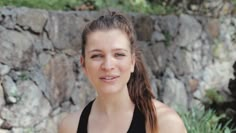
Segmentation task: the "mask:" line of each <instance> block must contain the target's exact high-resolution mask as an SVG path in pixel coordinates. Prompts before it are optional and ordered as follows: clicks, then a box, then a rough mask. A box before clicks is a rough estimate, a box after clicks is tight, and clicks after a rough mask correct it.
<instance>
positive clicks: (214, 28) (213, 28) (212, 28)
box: [207, 19, 220, 38]
mask: <svg viewBox="0 0 236 133" xmlns="http://www.w3.org/2000/svg"><path fill="white" fill-rule="evenodd" d="M207 31H208V33H210V35H211V37H212V38H217V37H218V36H219V34H220V23H219V21H218V20H217V19H209V21H208V24H207Z"/></svg>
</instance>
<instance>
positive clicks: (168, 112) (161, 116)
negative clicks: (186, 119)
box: [153, 100, 187, 133]
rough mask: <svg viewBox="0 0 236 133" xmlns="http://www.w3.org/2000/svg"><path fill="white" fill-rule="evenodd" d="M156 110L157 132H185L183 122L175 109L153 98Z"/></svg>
mask: <svg viewBox="0 0 236 133" xmlns="http://www.w3.org/2000/svg"><path fill="white" fill-rule="evenodd" d="M153 102H154V105H155V107H156V112H157V121H158V132H159V133H187V131H186V128H185V126H184V123H183V121H182V119H181V118H180V116H179V115H178V114H177V112H176V111H175V110H173V109H172V108H170V107H168V106H167V105H165V104H163V103H162V102H160V101H157V100H153Z"/></svg>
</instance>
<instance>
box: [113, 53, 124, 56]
mask: <svg viewBox="0 0 236 133" xmlns="http://www.w3.org/2000/svg"><path fill="white" fill-rule="evenodd" d="M122 56H125V54H124V53H115V57H122Z"/></svg>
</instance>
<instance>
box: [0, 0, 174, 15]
mask: <svg viewBox="0 0 236 133" xmlns="http://www.w3.org/2000/svg"><path fill="white" fill-rule="evenodd" d="M82 5H85V6H88V5H91V6H93V7H94V8H93V9H104V8H116V9H119V10H122V11H129V12H130V11H131V12H140V13H148V14H166V13H170V12H174V11H175V10H176V8H175V7H174V6H164V5H163V4H162V3H160V2H158V3H157V2H155V3H154V2H150V1H148V0H126V1H125V0H1V1H0V6H16V7H20V6H25V7H30V8H41V9H48V10H71V9H74V7H80V6H82Z"/></svg>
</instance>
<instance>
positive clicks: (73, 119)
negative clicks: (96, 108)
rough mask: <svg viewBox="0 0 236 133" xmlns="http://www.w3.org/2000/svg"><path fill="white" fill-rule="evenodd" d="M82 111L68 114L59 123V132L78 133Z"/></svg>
mask: <svg viewBox="0 0 236 133" xmlns="http://www.w3.org/2000/svg"><path fill="white" fill-rule="evenodd" d="M80 114H81V112H76V113H72V114H69V115H67V116H66V117H64V118H63V119H62V121H61V122H60V123H59V127H58V132H59V133H76V131H77V127H78V124H79V119H80Z"/></svg>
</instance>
